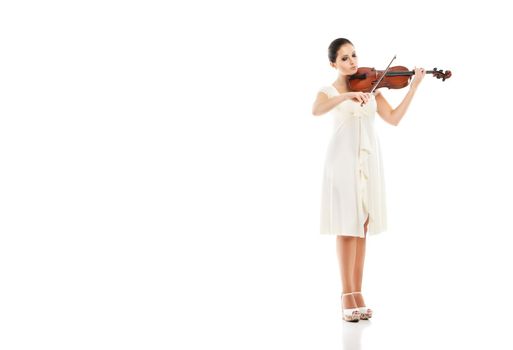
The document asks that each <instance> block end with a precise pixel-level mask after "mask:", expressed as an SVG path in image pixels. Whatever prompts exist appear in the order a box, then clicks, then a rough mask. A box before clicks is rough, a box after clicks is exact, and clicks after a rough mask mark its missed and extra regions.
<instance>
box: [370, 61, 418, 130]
mask: <svg viewBox="0 0 513 350" xmlns="http://www.w3.org/2000/svg"><path fill="white" fill-rule="evenodd" d="M425 75H426V71H425V70H424V69H423V68H415V77H414V79H413V81H412V82H411V84H410V89H409V90H408V93H407V94H406V96H404V98H403V100H402V101H401V103H400V104H399V106H397V107H396V108H395V109H392V107H391V106H390V104H389V103H388V102H387V100H385V98H384V97H383V95H382V94H381V93H378V94H376V104H377V107H378V114H379V115H380V116H381V118H383V120H385V121H386V122H387V123H389V124H392V125H395V126H397V125H398V124H399V122H400V121H401V119H402V118H403V116H404V114H405V113H406V111H407V110H408V106H409V105H410V103H411V100H412V98H413V96H414V95H415V92H416V91H417V87H418V86H419V84H420V82H421V81H422V79H423V78H424V76H425Z"/></svg>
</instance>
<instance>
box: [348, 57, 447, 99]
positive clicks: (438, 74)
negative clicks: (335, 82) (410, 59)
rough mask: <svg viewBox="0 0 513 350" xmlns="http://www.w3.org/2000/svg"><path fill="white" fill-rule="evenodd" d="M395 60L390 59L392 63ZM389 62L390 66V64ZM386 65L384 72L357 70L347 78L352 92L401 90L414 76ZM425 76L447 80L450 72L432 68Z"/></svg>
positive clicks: (399, 67) (406, 71)
mask: <svg viewBox="0 0 513 350" xmlns="http://www.w3.org/2000/svg"><path fill="white" fill-rule="evenodd" d="M394 59H395V56H394V58H393V59H392V61H393V60H394ZM392 61H390V64H391V63H392ZM390 64H389V65H388V67H387V69H386V70H376V69H374V68H368V67H361V68H358V70H357V71H356V73H355V74H353V75H351V76H349V79H348V84H349V88H350V89H351V90H352V91H362V92H370V93H372V92H374V90H376V89H379V88H382V87H387V88H389V89H402V88H403V87H405V86H408V84H409V83H410V80H411V77H412V76H413V75H415V71H413V70H409V69H408V68H406V67H403V66H394V67H390ZM426 73H427V74H433V76H434V77H435V78H437V79H442V81H445V79H449V78H450V77H451V71H450V70H446V71H445V72H444V71H442V70H441V69H438V70H437V69H436V68H433V70H428V71H426Z"/></svg>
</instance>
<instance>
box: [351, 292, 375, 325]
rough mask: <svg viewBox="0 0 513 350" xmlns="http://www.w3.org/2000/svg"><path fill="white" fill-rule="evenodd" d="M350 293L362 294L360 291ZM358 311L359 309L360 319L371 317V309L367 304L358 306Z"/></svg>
mask: <svg viewBox="0 0 513 350" xmlns="http://www.w3.org/2000/svg"><path fill="white" fill-rule="evenodd" d="M352 294H362V293H361V292H353V293H352ZM358 311H360V320H368V319H369V318H371V317H372V310H371V309H369V308H368V307H367V306H362V307H359V308H358Z"/></svg>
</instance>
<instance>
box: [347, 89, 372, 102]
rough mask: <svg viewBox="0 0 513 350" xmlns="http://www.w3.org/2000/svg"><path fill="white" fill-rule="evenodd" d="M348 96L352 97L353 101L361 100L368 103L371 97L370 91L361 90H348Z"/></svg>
mask: <svg viewBox="0 0 513 350" xmlns="http://www.w3.org/2000/svg"><path fill="white" fill-rule="evenodd" d="M346 96H347V97H348V99H351V100H353V101H356V102H360V103H367V102H368V101H369V100H370V98H371V94H370V93H367V92H361V91H351V92H346Z"/></svg>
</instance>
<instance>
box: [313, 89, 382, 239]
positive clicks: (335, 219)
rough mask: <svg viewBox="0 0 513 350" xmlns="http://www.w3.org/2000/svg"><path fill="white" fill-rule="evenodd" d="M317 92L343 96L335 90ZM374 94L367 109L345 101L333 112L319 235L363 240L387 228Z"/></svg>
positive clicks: (366, 106)
mask: <svg viewBox="0 0 513 350" xmlns="http://www.w3.org/2000/svg"><path fill="white" fill-rule="evenodd" d="M319 91H322V92H324V93H325V94H327V95H328V97H333V96H336V95H339V92H338V91H337V89H336V88H335V87H334V86H333V85H329V86H325V87H323V88H322V89H320V90H319ZM376 108H377V105H376V100H375V98H374V95H372V96H371V99H370V100H369V102H368V103H366V104H364V105H363V107H361V106H360V103H358V102H355V101H353V100H345V101H343V102H341V103H339V104H338V105H337V106H335V107H334V108H333V109H332V110H330V112H329V113H330V114H331V116H332V117H333V126H334V128H333V134H332V136H331V140H330V142H329V144H328V151H327V154H326V159H325V165H324V176H323V181H322V195H321V234H332V235H343V236H354V237H364V223H365V221H366V220H367V215H368V216H369V223H368V225H367V234H369V235H373V234H377V233H380V232H383V231H386V228H387V212H386V196H385V178H384V173H383V162H382V158H381V148H380V144H379V139H378V135H377V134H376V133H375V131H374V118H375V114H376Z"/></svg>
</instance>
